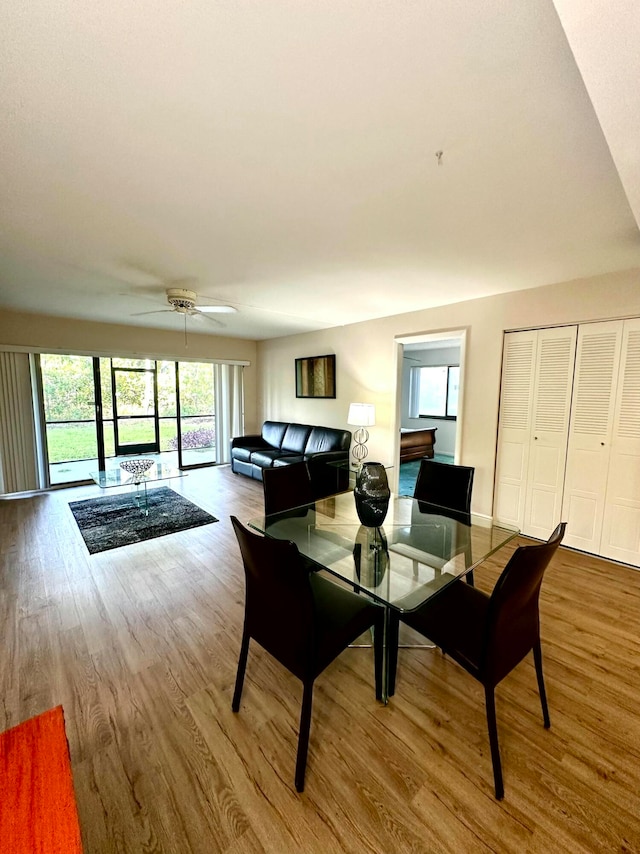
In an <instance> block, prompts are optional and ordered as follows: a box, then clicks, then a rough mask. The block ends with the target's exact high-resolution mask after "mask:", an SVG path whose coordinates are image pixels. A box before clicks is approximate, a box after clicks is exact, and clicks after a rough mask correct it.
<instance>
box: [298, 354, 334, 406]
mask: <svg viewBox="0 0 640 854" xmlns="http://www.w3.org/2000/svg"><path fill="white" fill-rule="evenodd" d="M335 396H336V357H335V355H328V356H307V357H305V358H304V359H296V397H335Z"/></svg>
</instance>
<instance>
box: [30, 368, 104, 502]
mask: <svg viewBox="0 0 640 854" xmlns="http://www.w3.org/2000/svg"><path fill="white" fill-rule="evenodd" d="M40 370H41V374H42V392H43V403H44V423H45V436H46V445H47V456H48V463H49V482H50V483H51V484H52V485H58V484H61V483H73V482H75V481H82V480H88V479H89V478H90V477H91V474H90V472H91V471H95V470H96V469H97V468H99V467H100V451H101V452H102V463H103V465H104V446H103V443H102V441H101V440H100V438H99V435H98V434H99V426H100V425H99V424H98V419H97V417H96V413H97V411H98V407H99V392H98V396H97V397H96V387H97V386H96V376H95V360H94V359H93V358H92V357H91V356H60V355H42V356H40Z"/></svg>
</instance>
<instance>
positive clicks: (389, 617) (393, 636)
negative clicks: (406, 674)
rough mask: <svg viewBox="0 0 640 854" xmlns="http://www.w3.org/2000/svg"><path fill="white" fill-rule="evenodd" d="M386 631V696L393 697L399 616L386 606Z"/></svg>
mask: <svg viewBox="0 0 640 854" xmlns="http://www.w3.org/2000/svg"><path fill="white" fill-rule="evenodd" d="M386 621H387V631H386V634H385V647H386V650H385V655H386V657H387V696H389V697H393V695H394V694H395V691H396V671H397V669H398V636H399V632H400V618H399V617H398V614H397V613H396V612H395V611H394V610H393V609H392V608H387V614H386Z"/></svg>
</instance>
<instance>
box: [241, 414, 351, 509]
mask: <svg viewBox="0 0 640 854" xmlns="http://www.w3.org/2000/svg"><path fill="white" fill-rule="evenodd" d="M350 446H351V433H350V431H349V430H338V429H335V428H333V427H314V426H312V425H310V424H294V423H290V422H287V421H265V422H264V424H263V425H262V433H261V434H260V435H252V436H236V437H235V438H234V439H232V440H231V470H232V471H233V472H235V473H236V474H245V475H247V476H248V477H252V478H254V479H255V480H262V471H263V469H265V468H271V467H272V466H287V465H291V464H292V463H299V462H303V461H304V462H306V463H307V465H308V466H309V474H310V475H311V483H312V486H313V491H314V495H315V497H316V498H324V497H325V496H327V495H335V494H336V493H337V492H344V491H345V490H347V489H348V488H349V448H350Z"/></svg>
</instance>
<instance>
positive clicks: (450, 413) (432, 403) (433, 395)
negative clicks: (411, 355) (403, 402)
mask: <svg viewBox="0 0 640 854" xmlns="http://www.w3.org/2000/svg"><path fill="white" fill-rule="evenodd" d="M459 385H460V366H459V365H436V366H433V367H431V366H429V367H421V368H411V378H410V396H411V397H410V407H409V410H410V411H409V416H410V417H411V418H451V419H454V418H456V417H457V415H458V387H459Z"/></svg>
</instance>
